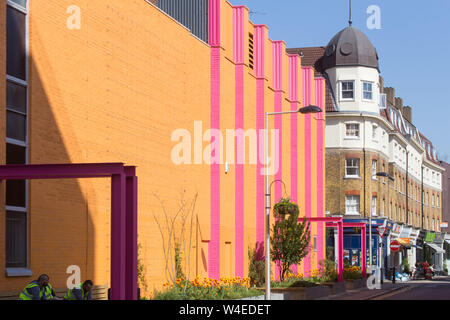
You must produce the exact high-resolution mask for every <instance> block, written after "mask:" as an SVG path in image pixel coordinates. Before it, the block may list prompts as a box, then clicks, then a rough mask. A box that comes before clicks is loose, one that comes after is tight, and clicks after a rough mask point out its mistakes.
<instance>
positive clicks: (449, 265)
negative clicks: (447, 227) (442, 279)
mask: <svg viewBox="0 0 450 320" xmlns="http://www.w3.org/2000/svg"><path fill="white" fill-rule="evenodd" d="M444 250H445V254H444V271H445V270H447V272H446V273H447V274H448V270H450V234H447V233H446V234H445V236H444Z"/></svg>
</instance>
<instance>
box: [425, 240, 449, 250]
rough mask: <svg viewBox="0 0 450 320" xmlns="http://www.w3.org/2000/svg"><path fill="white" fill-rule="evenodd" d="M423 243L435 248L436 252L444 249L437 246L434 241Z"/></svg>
mask: <svg viewBox="0 0 450 320" xmlns="http://www.w3.org/2000/svg"><path fill="white" fill-rule="evenodd" d="M425 244H426V245H427V246H429V247H430V248H431V249H433V250H435V251H436V253H445V250H444V249H442V248H439V247H438V246H437V245H435V244H434V243H427V242H425Z"/></svg>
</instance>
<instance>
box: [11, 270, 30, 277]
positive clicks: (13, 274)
mask: <svg viewBox="0 0 450 320" xmlns="http://www.w3.org/2000/svg"><path fill="white" fill-rule="evenodd" d="M32 275H33V271H31V269H28V268H6V276H7V277H31V276H32Z"/></svg>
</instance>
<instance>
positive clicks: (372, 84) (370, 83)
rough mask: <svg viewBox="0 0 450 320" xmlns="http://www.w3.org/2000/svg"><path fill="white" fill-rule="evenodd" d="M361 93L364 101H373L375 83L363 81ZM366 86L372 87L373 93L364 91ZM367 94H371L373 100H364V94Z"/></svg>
mask: <svg viewBox="0 0 450 320" xmlns="http://www.w3.org/2000/svg"><path fill="white" fill-rule="evenodd" d="M361 84H362V85H361V92H362V100H363V101H373V96H374V90H373V87H374V83H373V82H371V81H364V80H363V81H361ZM365 84H369V85H370V86H371V87H372V90H371V91H367V90H364V85H365ZM365 92H370V94H371V95H372V98H370V99H366V98H364V93H365Z"/></svg>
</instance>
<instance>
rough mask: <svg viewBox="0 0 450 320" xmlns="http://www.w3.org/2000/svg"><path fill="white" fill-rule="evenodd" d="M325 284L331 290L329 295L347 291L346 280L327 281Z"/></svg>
mask: <svg viewBox="0 0 450 320" xmlns="http://www.w3.org/2000/svg"><path fill="white" fill-rule="evenodd" d="M322 285H323V286H327V287H328V290H329V295H334V294H339V293H344V292H345V283H344V282H327V283H323V284H322Z"/></svg>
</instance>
